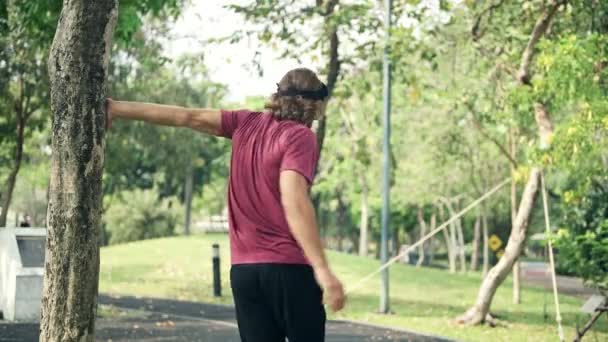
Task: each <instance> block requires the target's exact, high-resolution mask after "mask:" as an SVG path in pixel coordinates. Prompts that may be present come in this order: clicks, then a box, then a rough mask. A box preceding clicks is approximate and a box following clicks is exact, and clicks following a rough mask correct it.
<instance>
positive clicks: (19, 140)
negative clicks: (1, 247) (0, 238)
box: [0, 108, 25, 227]
mask: <svg viewBox="0 0 608 342" xmlns="http://www.w3.org/2000/svg"><path fill="white" fill-rule="evenodd" d="M15 115H16V117H17V131H16V132H15V133H16V140H15V154H14V159H13V166H12V169H11V171H10V173H9V175H8V179H7V180H6V183H5V185H4V191H2V211H1V212H0V227H6V218H7V216H8V209H9V208H10V206H11V201H12V199H13V191H14V190H15V184H16V183H17V174H19V169H20V168H21V161H22V160H23V141H24V134H23V131H24V129H25V118H24V113H23V109H22V108H18V109H17V110H16V113H15Z"/></svg>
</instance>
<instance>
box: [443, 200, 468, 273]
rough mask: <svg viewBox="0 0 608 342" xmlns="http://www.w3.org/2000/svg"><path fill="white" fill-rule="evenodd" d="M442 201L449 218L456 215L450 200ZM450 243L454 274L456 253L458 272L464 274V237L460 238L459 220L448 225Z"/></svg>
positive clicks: (460, 227)
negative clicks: (458, 264) (458, 263)
mask: <svg viewBox="0 0 608 342" xmlns="http://www.w3.org/2000/svg"><path fill="white" fill-rule="evenodd" d="M442 201H443V202H444V203H445V206H446V208H447V209H448V214H449V216H450V217H452V216H454V215H456V212H455V211H454V207H453V206H452V203H451V200H450V199H448V198H443V199H442ZM450 241H451V243H452V246H453V248H452V250H453V258H454V272H456V253H458V257H459V260H460V271H461V272H462V273H464V272H466V257H465V254H464V237H463V236H462V225H461V223H460V219H458V220H456V221H454V222H452V223H451V224H450Z"/></svg>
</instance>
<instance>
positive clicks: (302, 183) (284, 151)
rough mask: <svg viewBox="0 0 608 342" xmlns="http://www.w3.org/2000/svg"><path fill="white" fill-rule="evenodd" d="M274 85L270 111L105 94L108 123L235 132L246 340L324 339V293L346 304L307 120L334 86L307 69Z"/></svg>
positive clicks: (232, 210) (240, 304)
mask: <svg viewBox="0 0 608 342" xmlns="http://www.w3.org/2000/svg"><path fill="white" fill-rule="evenodd" d="M277 86H278V89H277V92H276V93H275V94H273V95H272V96H271V98H270V101H269V103H268V104H267V106H266V108H267V109H268V112H265V113H256V112H251V111H247V110H241V111H224V110H214V109H190V108H183V107H177V106H165V105H156V104H146V103H134V102H120V101H112V100H108V115H109V122H110V123H111V121H112V119H115V118H121V119H131V120H143V121H146V122H149V123H153V124H159V125H167V126H178V127H188V128H192V129H194V130H197V131H200V132H204V133H207V134H212V135H216V136H221V137H225V138H228V139H232V159H231V165H230V179H229V187H228V209H229V221H230V247H231V248H230V250H231V259H232V260H231V261H232V268H231V271H230V279H231V285H232V291H233V296H234V302H235V306H236V314H237V322H238V326H239V333H240V335H241V339H242V340H243V341H244V342H275V341H277V342H278V341H281V342H283V341H285V338H286V337H287V338H288V339H289V341H290V342H318V341H323V340H324V338H325V309H324V307H323V305H322V301H323V298H322V297H324V302H325V303H326V304H327V305H328V306H329V307H330V308H331V309H332V310H334V311H337V310H340V309H342V307H343V306H344V303H345V295H344V290H343V287H342V284H341V283H340V281H339V280H338V279H337V278H336V276H335V275H334V274H333V272H332V271H331V270H330V268H329V265H328V263H327V259H326V257H325V254H324V251H323V247H322V244H321V239H320V237H319V231H318V227H317V223H316V219H315V213H314V208H313V206H312V202H311V199H310V186H311V185H312V182H313V179H314V174H315V170H316V164H317V159H318V148H317V144H316V138H315V134H314V133H313V132H312V130H311V129H310V127H311V125H312V122H313V120H315V119H316V118H317V117H318V116H319V115H320V114H321V113H322V112H323V111H324V108H325V105H326V100H327V97H328V92H327V87H326V86H325V85H324V84H323V83H322V82H321V81H319V79H318V77H317V75H316V74H315V73H314V72H313V71H311V70H308V69H304V68H299V69H294V70H291V71H289V72H288V73H287V74H286V75H285V76H284V77H283V78H282V79H281V81H280V82H279V84H278V85H277ZM315 280H316V281H315ZM319 285H320V287H319ZM321 288H322V289H321Z"/></svg>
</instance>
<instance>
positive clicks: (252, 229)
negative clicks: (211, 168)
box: [221, 110, 319, 265]
mask: <svg viewBox="0 0 608 342" xmlns="http://www.w3.org/2000/svg"><path fill="white" fill-rule="evenodd" d="M221 135H222V136H224V137H226V138H229V139H232V159H231V162H230V180H229V184H228V216H229V222H230V251H231V257H232V258H231V259H232V264H233V265H236V264H251V263H285V264H308V263H309V262H308V260H307V259H306V257H305V256H304V253H303V251H302V248H300V246H299V245H298V243H297V242H296V240H295V239H294V237H293V235H292V234H291V231H290V229H289V226H288V224H287V220H286V218H285V213H284V211H283V207H282V205H281V193H280V190H279V174H280V172H281V171H283V170H293V171H296V172H298V173H300V174H301V175H302V176H304V177H305V178H306V179H307V180H308V182H309V184H312V182H313V179H314V175H315V169H316V165H317V160H318V158H319V155H318V149H317V139H316V137H315V134H314V133H313V131H312V130H310V128H308V127H306V126H305V125H303V124H300V123H298V122H295V121H288V120H283V121H278V120H276V119H274V118H273V117H272V116H271V115H270V114H268V113H257V112H250V111H246V110H241V111H222V131H221Z"/></svg>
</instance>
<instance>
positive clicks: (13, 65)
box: [0, 0, 182, 227]
mask: <svg viewBox="0 0 608 342" xmlns="http://www.w3.org/2000/svg"><path fill="white" fill-rule="evenodd" d="M181 5H182V1H180V0H162V1H158V0H149V1H148V0H146V1H121V3H120V10H119V13H120V14H119V17H118V19H117V21H118V24H117V28H116V31H115V32H116V33H115V34H116V38H117V39H116V47H117V48H118V49H122V50H125V49H126V48H127V47H129V46H133V45H143V44H144V43H143V42H142V40H141V39H138V37H137V36H136V33H137V32H138V31H140V29H141V27H142V25H143V18H144V17H145V16H148V15H150V16H152V17H167V16H173V17H175V16H177V14H178V13H179V9H180V8H181ZM61 7H62V1H60V0H49V1H29V2H25V3H21V2H18V1H14V0H5V1H1V2H0V95H1V96H0V113H1V116H0V132H2V135H0V151H1V152H0V160H1V161H2V163H1V165H2V167H0V181H2V183H0V185H1V186H2V187H1V188H0V207H2V211H1V212H0V227H3V226H5V225H6V216H7V214H8V210H9V207H10V204H11V200H12V197H13V196H12V195H13V189H14V187H15V184H16V181H17V175H18V173H19V170H20V167H21V163H22V160H23V149H24V144H25V141H26V139H27V138H28V137H30V136H31V135H32V133H33V132H34V131H36V130H41V129H44V128H45V126H46V125H48V123H49V120H48V116H47V113H48V112H49V103H50V96H49V91H48V89H49V81H48V75H47V60H48V56H49V49H50V44H51V42H52V40H53V35H54V33H55V29H56V27H57V21H58V18H59V13H60V11H61Z"/></svg>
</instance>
